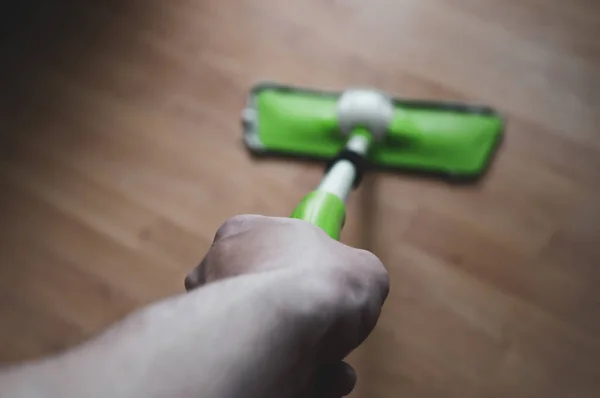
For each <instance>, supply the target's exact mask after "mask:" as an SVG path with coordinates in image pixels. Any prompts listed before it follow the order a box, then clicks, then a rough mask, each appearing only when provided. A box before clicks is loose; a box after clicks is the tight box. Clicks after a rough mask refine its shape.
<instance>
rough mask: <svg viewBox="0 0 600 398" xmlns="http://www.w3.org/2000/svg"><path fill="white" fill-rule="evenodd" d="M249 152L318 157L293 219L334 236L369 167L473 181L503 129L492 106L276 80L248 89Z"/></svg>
mask: <svg viewBox="0 0 600 398" xmlns="http://www.w3.org/2000/svg"><path fill="white" fill-rule="evenodd" d="M242 124H243V127H244V142H245V144H246V147H247V148H248V149H249V150H250V151H251V153H253V154H254V155H260V156H265V155H284V156H292V157H299V158H305V159H306V158H308V159H316V160H323V161H326V162H327V168H326V172H325V175H324V176H323V179H322V180H321V183H320V184H319V186H318V187H317V189H316V190H314V191H313V192H311V193H309V194H308V195H306V196H305V197H304V199H302V201H301V202H300V204H299V205H298V207H297V208H296V209H295V210H294V212H293V213H292V217H293V218H298V219H302V220H305V221H308V222H310V223H312V224H314V225H317V226H318V227H320V228H321V229H323V230H324V231H325V232H326V233H327V234H328V235H329V236H331V237H332V238H334V239H339V236H340V232H341V229H342V227H343V224H344V221H345V214H346V211H345V203H346V200H347V198H348V195H349V194H350V192H351V191H352V190H353V189H354V188H356V187H357V186H358V185H359V184H360V181H361V178H362V175H363V174H364V172H365V171H366V170H377V169H388V170H403V171H412V172H419V173H425V174H430V175H436V176H443V177H446V178H449V179H452V180H461V181H474V180H477V179H478V178H480V177H481V176H482V175H483V174H484V172H485V170H486V169H487V167H488V165H489V163H490V161H491V158H492V157H493V154H494V153H495V149H496V148H497V146H498V144H499V142H500V139H501V137H502V133H503V130H504V122H503V119H502V117H501V116H500V115H499V114H498V113H497V112H496V111H495V110H494V109H492V108H489V107H487V106H480V105H470V104H464V103H455V102H435V101H419V100H406V99H401V98H393V97H391V96H389V95H387V94H386V93H383V92H380V91H378V90H371V89H349V90H346V91H344V92H341V93H334V92H324V91H317V90H309V89H303V88H298V87H291V86H284V85H280V84H276V83H260V84H257V85H256V86H254V87H253V88H252V90H251V91H250V94H249V96H248V100H247V104H246V107H245V109H244V110H243V112H242Z"/></svg>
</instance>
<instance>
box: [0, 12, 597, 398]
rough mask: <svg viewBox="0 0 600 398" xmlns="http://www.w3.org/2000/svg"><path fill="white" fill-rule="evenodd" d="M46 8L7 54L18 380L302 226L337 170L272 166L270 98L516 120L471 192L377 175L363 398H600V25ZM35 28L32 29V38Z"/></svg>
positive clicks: (19, 31)
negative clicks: (285, 222)
mask: <svg viewBox="0 0 600 398" xmlns="http://www.w3.org/2000/svg"><path fill="white" fill-rule="evenodd" d="M123 3H124V2H97V4H94V3H88V4H87V5H82V4H79V3H77V2H72V4H69V3H64V4H63V6H62V7H58V8H57V7H49V6H44V5H41V6H37V7H38V8H37V9H35V10H34V11H32V12H29V13H27V16H26V18H27V21H28V22H29V23H28V24H23V26H25V27H20V26H21V25H20V24H16V25H15V26H17V25H18V26H17V28H15V29H12V30H9V32H8V33H9V34H8V36H7V37H8V41H7V43H9V44H10V46H9V47H6V48H7V50H6V51H5V52H4V54H3V55H2V61H3V62H2V72H3V73H2V75H3V79H2V81H3V83H2V90H0V91H1V94H0V97H1V98H2V107H1V108H2V114H1V115H0V117H1V123H2V124H1V127H2V128H1V130H2V136H1V151H2V152H1V157H0V161H1V166H0V186H1V188H2V195H1V196H0V202H1V203H0V217H1V220H2V224H1V227H0V319H1V322H0V324H1V325H2V326H1V327H0V337H1V338H2V346H1V349H0V359H1V360H4V361H8V362H10V361H18V360H22V359H26V358H33V357H37V356H40V355H43V354H48V353H51V352H55V351H57V350H60V349H63V348H64V347H68V346H72V345H73V344H76V343H77V342H80V341H82V340H84V339H86V338H88V337H89V336H91V335H93V334H95V333H98V332H99V331H101V330H102V329H103V328H104V327H106V326H107V325H109V324H110V323H112V322H114V321H115V320H117V319H120V318H121V317H123V316H124V315H125V314H127V313H128V312H130V311H132V310H134V309H136V308H139V307H140V306H142V305H143V304H146V303H148V302H151V301H153V300H156V299H159V298H161V297H165V296H168V295H171V294H174V293H178V292H181V291H182V289H183V277H184V275H185V274H186V272H187V271H188V270H190V269H191V268H192V267H193V266H195V264H196V263H197V262H198V261H199V259H201V258H202V256H203V253H204V252H205V251H206V250H207V248H208V247H209V244H210V242H211V239H212V235H213V233H214V231H215V230H216V228H217V227H218V226H219V225H220V224H221V223H222V222H223V221H224V220H225V219H226V218H228V217H230V216H232V215H234V214H239V213H262V214H269V215H280V216H285V215H287V214H289V213H290V211H291V210H292V209H293V208H294V207H295V205H296V204H297V202H298V201H299V199H300V198H301V197H302V196H303V195H304V194H305V193H306V192H308V191H309V190H310V189H312V188H313V187H314V186H315V185H316V184H317V182H318V180H319V178H320V175H321V167H320V166H319V165H310V164H298V163H293V162H283V161H260V162H259V161H255V160H252V159H250V158H249V156H247V153H246V152H245V150H244V148H243V146H242V144H241V140H240V137H241V131H240V126H239V112H240V110H241V108H242V105H243V103H244V100H245V95H246V93H247V90H248V88H249V87H250V86H251V85H252V84H253V83H254V82H255V81H257V80H259V79H262V78H269V79H274V80H278V81H282V82H289V83H293V84H296V85H306V86H309V87H321V88H327V89H342V88H344V87H347V86H356V85H359V86H364V85H367V86H374V87H378V88H381V89H384V90H386V91H388V92H391V93H397V94H399V95H402V96H406V97H419V98H436V99H459V100H468V101H474V102H483V103H487V104H490V105H492V106H495V107H497V108H498V109H499V110H500V111H501V112H503V113H504V114H505V115H506V116H507V118H508V130H507V133H506V138H505V142H504V143H503V145H502V147H501V149H500V151H499V153H498V156H497V158H496V160H495V162H494V165H493V167H492V169H491V170H490V172H489V174H488V175H487V177H486V178H485V180H483V181H482V182H481V183H480V184H478V185H474V186H451V185H448V184H447V183H444V182H440V181H436V180H431V179H427V180H422V179H418V178H415V177H413V176H403V175H390V174H385V175H377V176H369V177H368V178H367V181H366V182H365V184H364V186H363V187H362V188H361V189H359V190H358V192H357V193H356V194H355V196H353V197H352V198H351V201H350V203H349V210H348V223H347V226H346V229H345V231H344V234H343V240H344V241H345V242H346V243H348V244H351V245H355V246H360V247H363V248H367V249H370V250H372V251H374V252H375V253H376V254H378V255H379V257H380V258H381V259H382V260H383V262H384V263H385V264H386V265H387V267H388V269H389V272H390V275H391V278H392V292H391V295H390V297H389V300H388V302H387V304H386V307H385V310H384V313H383V315H382V318H381V322H380V324H379V325H378V327H377V329H376V330H375V332H374V333H373V335H372V336H371V337H370V338H369V340H368V341H367V342H366V344H365V345H364V346H363V347H361V348H360V349H359V350H358V351H357V352H356V353H354V354H353V355H352V362H353V364H354V365H355V366H356V367H357V369H358V371H359V376H360V380H359V385H358V389H357V391H356V392H355V393H354V396H356V397H359V396H360V397H382V398H387V397H390V398H391V397H404V396H406V397H507V396H511V397H567V396H568V397H597V396H598V395H599V394H600V292H599V289H598V286H599V285H600V134H599V132H598V126H599V125H600V116H599V115H600V94H599V93H600V72H599V71H600V45H599V44H598V40H597V36H598V34H599V33H600V31H599V26H600V17H599V16H600V6H599V3H597V2H594V1H590V0H572V1H569V2H564V1H558V0H545V1H542V0H519V1H516V0H503V1H501V0H450V1H442V0H402V1H397V0H395V1H392V0H373V1H370V2H364V1H357V0H339V1H317V0H303V1H296V0H293V1H285V2H274V1H266V0H254V1H249V0H237V1H233V0H220V1H212V0H197V1H192V0H190V1H179V2H175V1H173V2H168V3H167V2H161V1H139V2H135V1H133V2H126V4H123ZM24 18H25V17H24Z"/></svg>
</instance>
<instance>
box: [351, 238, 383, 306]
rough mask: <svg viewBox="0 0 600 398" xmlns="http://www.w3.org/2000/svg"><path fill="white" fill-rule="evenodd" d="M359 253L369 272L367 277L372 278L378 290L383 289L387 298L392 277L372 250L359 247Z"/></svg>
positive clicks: (363, 264)
mask: <svg viewBox="0 0 600 398" xmlns="http://www.w3.org/2000/svg"><path fill="white" fill-rule="evenodd" d="M357 250H358V255H359V256H360V257H361V260H362V261H361V264H362V266H363V267H364V269H365V271H366V272H367V278H368V279H370V280H371V281H372V282H373V283H374V284H375V286H376V288H377V289H378V290H380V291H381V294H382V296H383V298H384V299H385V298H386V297H387V295H388V293H389V290H390V278H389V275H388V272H387V270H386V268H385V266H384V265H383V263H382V262H381V260H380V259H379V257H377V256H376V255H375V254H373V253H371V252H370V251H367V250H363V249H357Z"/></svg>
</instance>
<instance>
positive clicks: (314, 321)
mask: <svg viewBox="0 0 600 398" xmlns="http://www.w3.org/2000/svg"><path fill="white" fill-rule="evenodd" d="M275 272H278V273H282V274H284V273H288V274H290V275H296V276H295V277H297V278H298V281H299V283H300V281H302V280H303V279H305V280H307V281H311V283H313V286H310V285H309V286H307V289H305V290H304V291H302V290H299V292H300V293H298V292H295V293H294V292H293V291H289V290H287V291H286V290H284V289H282V290H281V292H280V293H281V295H282V296H289V295H290V294H297V295H298V296H297V297H296V299H297V302H296V303H295V304H294V306H295V307H297V308H286V309H284V310H286V311H290V312H291V313H293V312H295V311H297V310H298V309H299V308H302V309H303V310H304V311H308V312H309V314H308V315H309V316H308V318H309V319H304V322H305V323H306V324H307V325H313V326H312V327H308V328H305V331H306V333H307V334H308V335H305V336H302V340H304V341H310V342H312V345H311V346H306V345H304V346H303V347H302V349H303V352H304V353H305V355H306V356H309V357H311V358H313V362H312V363H310V361H309V363H304V361H300V362H299V363H298V368H296V369H294V371H293V372H291V374H290V375H289V376H290V377H293V378H297V377H298V375H299V374H306V375H308V379H311V376H313V377H312V378H313V380H311V381H309V382H308V384H309V386H308V389H309V390H310V389H312V387H311V386H310V384H313V386H314V382H315V380H314V377H316V378H317V381H316V384H317V385H316V386H314V387H315V388H317V389H319V390H321V391H320V392H319V393H323V391H325V393H326V394H328V395H327V396H332V397H333V396H336V397H337V396H342V395H347V394H349V393H350V392H351V390H352V389H353V387H354V384H355V378H356V376H355V373H354V371H353V369H352V368H351V367H350V366H349V365H348V364H346V363H344V362H342V359H343V358H344V357H345V356H346V355H348V354H349V353H350V352H351V351H352V350H354V349H355V348H356V347H357V346H358V345H359V344H360V343H362V341H363V340H364V339H365V338H366V337H367V336H368V334H369V333H370V332H371V330H372V329H373V327H374V326H375V323H376V322H377V319H378V318H379V314H380V310H381V306H382V305H383V302H384V300H385V298H386V296H387V293H388V289H389V281H388V276H387V272H386V271H385V268H384V267H383V265H382V264H381V262H380V261H379V259H378V258H377V257H376V256H374V255H373V254H372V253H370V252H367V251H365V250H360V249H354V248H351V247H349V246H346V245H344V244H342V243H340V242H337V241H335V240H333V239H331V238H329V237H328V236H327V235H326V234H325V233H324V232H323V231H321V230H320V229H319V228H317V227H315V226H313V225H310V224H308V223H306V222H304V221H301V220H294V219H288V218H271V217H263V216H255V215H245V216H237V217H234V218H232V219H230V220H228V221H227V222H226V223H225V224H223V226H221V228H219V230H218V231H217V234H216V235H215V239H214V243H213V245H212V247H211V249H210V250H209V252H208V253H207V254H206V256H205V258H204V260H203V261H202V262H201V263H200V265H199V266H198V267H197V268H196V269H194V270H193V271H192V272H191V273H190V274H189V275H188V277H187V278H186V281H185V286H186V289H187V290H193V289H196V288H198V287H201V286H203V285H205V284H208V283H212V282H216V281H219V280H223V279H226V278H232V277H237V276H241V275H245V274H256V273H275ZM283 287H284V285H282V288H283ZM323 331H325V333H322V332H323ZM310 334H314V336H310ZM309 345H310V344H309ZM311 351H312V352H311ZM315 375H316V376H315ZM267 377H268V376H267ZM265 382H266V381H265ZM277 384H281V385H290V384H294V382H293V381H292V380H286V379H285V378H284V379H279V380H276V381H275V383H274V385H273V388H274V389H275V390H277V389H278V388H281V387H277ZM309 394H310V396H315V395H314V393H309Z"/></svg>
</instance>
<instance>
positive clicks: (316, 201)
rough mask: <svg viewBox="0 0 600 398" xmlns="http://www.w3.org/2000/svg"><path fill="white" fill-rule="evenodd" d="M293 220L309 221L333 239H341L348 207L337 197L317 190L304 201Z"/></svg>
mask: <svg viewBox="0 0 600 398" xmlns="http://www.w3.org/2000/svg"><path fill="white" fill-rule="evenodd" d="M292 218H298V219H301V220H304V221H308V222H309V223H311V224H314V225H316V226H317V227H319V228H321V229H322V230H323V231H325V233H327V235H329V236H330V237H332V238H333V239H336V240H339V239H340V232H341V231H342V227H343V226H344V220H345V218H346V205H345V204H344V202H343V201H342V200H341V199H340V198H339V197H337V196H336V195H334V194H332V193H329V192H325V191H321V190H316V191H312V192H311V193H309V194H308V195H306V196H305V197H304V199H302V201H301V202H300V204H299V205H298V207H296V210H294V212H293V213H292Z"/></svg>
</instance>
